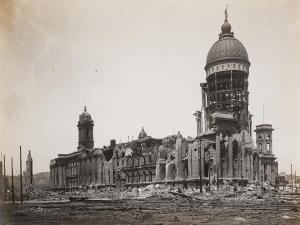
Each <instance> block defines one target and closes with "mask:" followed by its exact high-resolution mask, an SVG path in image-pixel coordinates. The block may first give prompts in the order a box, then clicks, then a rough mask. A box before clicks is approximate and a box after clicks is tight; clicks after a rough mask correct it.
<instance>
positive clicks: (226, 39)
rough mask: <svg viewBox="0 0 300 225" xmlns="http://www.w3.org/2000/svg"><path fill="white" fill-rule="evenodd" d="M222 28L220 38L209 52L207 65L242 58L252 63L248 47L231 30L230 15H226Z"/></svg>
mask: <svg viewBox="0 0 300 225" xmlns="http://www.w3.org/2000/svg"><path fill="white" fill-rule="evenodd" d="M221 30H222V32H221V33H220V34H219V40H218V41H216V42H215V43H214V44H213V45H212V47H211V48H210V50H209V52H208V54H207V59H206V67H207V66H208V65H210V64H212V63H216V62H218V61H224V60H238V61H241V60H242V61H245V62H247V63H248V64H250V63H249V59H248V53H247V50H246V48H245V47H244V45H243V44H242V43H241V42H240V41H239V40H238V39H236V38H235V37H234V34H233V32H231V25H230V23H228V15H225V20H224V23H223V25H222V27H221Z"/></svg>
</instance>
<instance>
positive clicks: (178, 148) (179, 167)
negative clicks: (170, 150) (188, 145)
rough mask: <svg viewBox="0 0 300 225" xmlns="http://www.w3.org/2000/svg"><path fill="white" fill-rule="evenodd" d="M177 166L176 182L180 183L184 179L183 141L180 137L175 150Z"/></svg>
mask: <svg viewBox="0 0 300 225" xmlns="http://www.w3.org/2000/svg"><path fill="white" fill-rule="evenodd" d="M174 161H175V165H176V168H177V169H176V177H175V180H177V181H180V180H182V179H183V174H182V173H183V171H182V139H181V137H178V138H177V140H176V148H175V160H174Z"/></svg>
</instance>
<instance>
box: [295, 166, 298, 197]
mask: <svg viewBox="0 0 300 225" xmlns="http://www.w3.org/2000/svg"><path fill="white" fill-rule="evenodd" d="M295 193H296V194H298V187H297V174H296V170H295Z"/></svg>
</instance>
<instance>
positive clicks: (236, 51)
mask: <svg viewBox="0 0 300 225" xmlns="http://www.w3.org/2000/svg"><path fill="white" fill-rule="evenodd" d="M249 67H250V61H249V57H248V53H247V50H246V48H245V46H244V45H243V44H242V42H240V41H239V40H238V39H236V38H235V35H234V33H233V32H232V28H231V24H230V23H229V21H228V14H227V9H226V10H225V20H224V23H223V24H222V26H221V33H220V34H219V38H218V40H217V41H216V42H215V43H213V45H212V46H211V48H210V50H209V52H208V54H207V59H206V65H205V68H204V69H205V72H206V82H205V83H201V84H200V86H201V89H202V109H201V111H197V112H196V113H195V114H194V115H195V116H196V121H197V136H198V140H197V141H195V142H194V143H192V144H191V148H199V149H201V153H200V154H201V155H203V157H202V158H201V162H199V163H200V164H201V168H202V171H201V173H202V176H203V178H204V180H207V179H208V178H209V177H211V176H213V177H214V178H216V179H217V181H219V180H220V179H221V180H222V179H229V180H231V181H236V182H239V183H243V182H248V181H249V180H259V181H270V182H275V176H276V174H277V162H276V158H275V157H274V155H273V153H272V152H271V151H266V150H261V149H257V148H256V146H255V142H254V140H253V138H252V119H251V117H252V115H251V114H250V112H249V109H248V106H249V91H248V76H249ZM270 126H271V125H270ZM257 127H259V128H260V127H268V129H266V131H267V132H268V135H269V137H271V136H272V135H271V132H272V131H273V129H272V128H269V126H257ZM271 127H272V126H271ZM266 131H265V132H266ZM256 132H257V133H259V134H260V137H261V136H262V135H261V133H262V131H261V129H258V128H257V129H256ZM256 142H257V143H261V142H260V141H256ZM269 142H271V140H269ZM200 143H201V147H200ZM261 146H262V145H261ZM267 146H271V144H268V145H267ZM269 148H270V147H269ZM270 149H271V148H270ZM190 151H191V150H190ZM191 154H192V151H191ZM199 163H197V162H196V163H194V164H193V166H192V167H191V166H190V167H189V168H190V170H195V171H196V170H197V168H198V167H199ZM191 174H192V175H191V176H190V178H189V179H190V181H193V179H194V178H196V177H197V176H199V172H196V173H195V174H194V175H193V173H192V172H191Z"/></svg>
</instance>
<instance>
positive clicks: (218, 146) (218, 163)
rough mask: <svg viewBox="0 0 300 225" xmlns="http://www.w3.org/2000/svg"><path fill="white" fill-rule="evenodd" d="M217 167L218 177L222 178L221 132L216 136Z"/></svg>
mask: <svg viewBox="0 0 300 225" xmlns="http://www.w3.org/2000/svg"><path fill="white" fill-rule="evenodd" d="M216 167H217V168H216V172H217V176H218V177H219V178H220V174H221V173H220V132H217V134H216Z"/></svg>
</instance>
